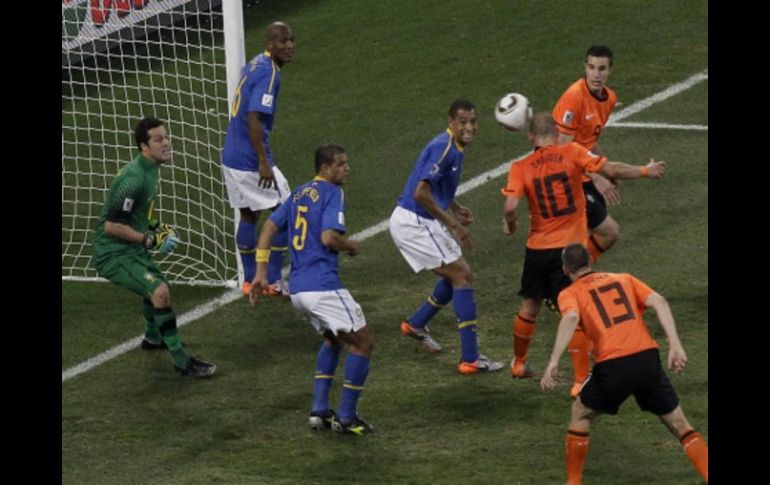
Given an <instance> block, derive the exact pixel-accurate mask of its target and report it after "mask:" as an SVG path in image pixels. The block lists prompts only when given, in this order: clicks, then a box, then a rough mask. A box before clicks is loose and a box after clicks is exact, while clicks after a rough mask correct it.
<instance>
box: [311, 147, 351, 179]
mask: <svg viewBox="0 0 770 485" xmlns="http://www.w3.org/2000/svg"><path fill="white" fill-rule="evenodd" d="M342 153H345V149H344V148H342V147H341V146H339V145H335V144H334V143H325V144H323V145H321V146H320V147H318V148H316V149H315V173H318V172H320V171H321V166H322V165H329V164H331V163H334V157H335V156H336V155H340V154H342Z"/></svg>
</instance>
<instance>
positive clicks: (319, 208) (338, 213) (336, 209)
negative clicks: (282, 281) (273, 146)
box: [270, 177, 345, 294]
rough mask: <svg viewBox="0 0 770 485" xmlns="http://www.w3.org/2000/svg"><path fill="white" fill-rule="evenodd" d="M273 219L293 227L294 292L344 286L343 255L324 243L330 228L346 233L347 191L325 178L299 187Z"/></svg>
mask: <svg viewBox="0 0 770 485" xmlns="http://www.w3.org/2000/svg"><path fill="white" fill-rule="evenodd" d="M270 220H271V221H273V223H275V225H277V226H278V228H279V230H282V229H286V228H288V230H289V251H290V252H291V274H290V275H289V281H291V284H290V285H289V287H290V289H291V293H292V294H295V293H300V292H303V291H330V290H339V289H340V288H342V282H340V278H339V273H338V267H339V254H338V253H337V252H336V251H332V250H330V249H329V248H327V247H326V246H324V245H323V244H322V243H321V234H322V233H323V232H324V231H326V230H327V229H333V230H335V231H337V232H339V233H341V234H342V233H344V232H345V194H344V192H343V191H342V189H341V188H340V187H338V186H336V185H334V184H332V183H330V182H327V181H326V180H324V179H323V178H321V177H316V178H315V179H313V181H312V182H309V183H306V184H304V185H301V186H299V187H298V188H297V189H295V190H294V192H293V193H292V195H291V197H289V198H288V199H287V200H286V202H284V203H283V204H281V206H280V207H279V208H278V210H276V211H275V212H274V213H273V214H272V215H271V216H270Z"/></svg>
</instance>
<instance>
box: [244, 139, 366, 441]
mask: <svg viewBox="0 0 770 485" xmlns="http://www.w3.org/2000/svg"><path fill="white" fill-rule="evenodd" d="M315 168H316V177H315V178H314V179H313V180H312V181H310V182H308V183H306V184H304V185H301V186H299V187H298V188H296V189H295V190H294V192H293V193H292V195H291V197H290V198H289V199H288V200H287V201H286V202H284V203H283V204H282V205H281V206H280V207H279V208H278V210H276V211H275V212H273V214H272V215H271V216H270V218H269V219H268V220H267V221H266V222H265V224H264V225H263V227H262V230H261V232H260V234H259V243H258V245H257V258H256V260H257V274H256V277H255V278H254V280H253V281H252V283H251V284H252V286H251V294H250V301H251V304H252V305H253V304H254V303H256V301H257V297H258V295H259V294H260V293H261V291H262V290H264V289H265V288H267V286H268V281H269V279H268V262H269V260H270V252H271V250H270V245H271V240H272V238H273V237H274V235H275V234H276V233H278V232H279V231H284V230H288V233H289V241H290V243H291V244H290V247H289V251H290V257H291V274H290V279H291V302H292V304H294V306H295V308H297V309H299V310H301V311H303V312H304V313H305V314H307V316H308V317H309V318H310V323H311V324H312V325H313V327H314V328H315V329H316V331H317V332H318V333H320V334H323V336H324V337H325V341H324V343H323V344H322V345H321V349H320V350H319V352H318V357H317V359H316V371H315V380H314V384H313V407H312V410H311V413H310V419H309V421H308V424H309V425H310V427H311V428H314V429H328V428H332V429H334V430H335V431H340V432H345V433H351V434H358V435H360V434H366V433H370V432H372V427H371V425H370V424H369V423H367V422H366V421H364V420H363V419H361V417H360V416H358V413H357V411H356V407H357V406H356V405H357V402H358V396H359V395H360V394H361V391H362V390H363V388H364V382H365V381H366V376H367V374H368V373H369V358H370V357H371V355H372V348H373V347H374V334H373V333H372V331H371V329H370V328H369V327H368V326H367V325H366V318H364V313H363V311H362V310H361V306H360V305H359V304H358V303H356V301H355V300H354V299H353V297H352V296H351V295H350V293H349V292H348V290H346V289H345V288H343V286H342V282H340V278H339V274H338V271H337V270H338V267H339V253H340V252H346V253H348V254H349V255H350V256H355V255H356V254H358V252H359V249H360V246H359V243H358V241H354V240H352V239H348V238H346V237H345V236H344V235H343V234H344V233H345V194H344V192H343V191H342V189H341V188H340V186H342V185H343V184H345V182H347V179H348V173H349V172H350V167H349V166H348V156H347V154H346V153H345V150H344V149H343V148H342V147H340V146H338V145H332V144H328V145H322V146H320V147H318V148H317V149H316V152H315ZM345 344H347V345H348V356H347V358H346V359H345V381H344V383H343V385H342V396H341V398H340V407H339V408H338V413H339V414H338V415H337V414H335V412H334V411H333V410H332V409H331V408H330V407H329V390H330V388H331V385H332V380H333V379H334V371H335V369H336V368H337V363H338V361H339V357H340V353H341V351H342V349H343V346H344V345H345Z"/></svg>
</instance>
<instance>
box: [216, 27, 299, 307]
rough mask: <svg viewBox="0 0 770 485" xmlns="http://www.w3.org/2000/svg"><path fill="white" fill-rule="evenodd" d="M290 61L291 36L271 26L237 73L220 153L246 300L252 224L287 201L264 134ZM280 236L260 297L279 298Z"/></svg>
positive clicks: (282, 235) (252, 267)
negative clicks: (235, 216)
mask: <svg viewBox="0 0 770 485" xmlns="http://www.w3.org/2000/svg"><path fill="white" fill-rule="evenodd" d="M293 58H294V33H293V32H292V30H291V27H289V26H288V25H287V24H285V23H283V22H274V23H273V24H271V25H270V27H268V29H267V44H266V49H265V52H263V53H261V54H259V55H258V56H256V57H254V59H252V60H251V61H249V62H248V64H246V66H244V68H243V69H242V71H241V79H240V81H239V82H238V88H237V89H236V91H235V96H234V97H233V102H232V106H231V108H230V124H229V125H228V127H227V135H226V136H225V144H224V148H223V149H222V173H223V176H224V180H225V185H226V186H227V195H228V198H229V200H230V205H231V206H232V207H233V208H234V209H238V210H239V211H240V219H241V220H240V222H239V223H238V230H237V233H236V236H235V241H236V244H237V245H238V251H239V253H240V257H241V263H242V264H243V271H244V282H243V288H242V290H243V294H244V295H246V296H248V294H249V289H250V287H251V283H250V282H251V280H252V279H254V273H255V271H256V262H255V260H254V250H255V248H256V246H257V223H258V221H259V215H260V211H262V210H265V209H272V210H274V209H275V208H276V207H278V205H279V204H280V203H281V202H283V201H284V200H286V198H287V197H288V196H289V193H290V189H289V182H288V181H287V180H286V177H284V175H283V173H282V172H281V170H280V169H279V168H278V166H277V165H276V164H275V161H274V160H273V154H272V150H271V148H270V132H271V131H272V130H273V122H274V121H275V113H276V109H277V107H278V92H279V91H280V89H281V67H283V66H284V64H286V63H287V62H290V61H291V60H292V59H293ZM287 244H288V243H287V240H286V232H285V231H284V232H281V233H279V234H276V236H275V239H274V240H273V242H272V252H271V254H272V256H271V260H270V271H269V272H268V279H269V281H270V283H271V285H270V287H269V288H267V289H265V292H266V294H269V295H277V294H281V293H282V292H283V289H284V288H283V285H282V284H281V267H282V266H283V256H284V254H285V253H286V249H287Z"/></svg>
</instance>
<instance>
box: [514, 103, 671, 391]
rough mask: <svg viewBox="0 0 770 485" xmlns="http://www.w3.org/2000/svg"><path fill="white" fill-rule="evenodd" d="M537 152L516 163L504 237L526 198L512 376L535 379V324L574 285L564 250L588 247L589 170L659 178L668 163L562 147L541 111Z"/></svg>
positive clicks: (534, 130) (534, 129)
mask: <svg viewBox="0 0 770 485" xmlns="http://www.w3.org/2000/svg"><path fill="white" fill-rule="evenodd" d="M528 136H529V139H530V141H532V143H533V144H534V145H535V151H534V152H533V153H532V154H531V155H529V156H528V157H527V158H524V159H523V160H520V161H518V162H514V163H512V164H511V169H510V171H509V173H508V183H507V185H506V187H505V188H504V189H502V193H503V195H504V196H505V203H504V207H503V210H504V217H503V233H504V234H508V235H510V234H513V233H514V232H516V229H517V228H518V225H519V223H518V216H517V215H516V211H517V209H518V207H519V202H520V200H521V199H522V198H523V197H526V198H527V203H528V205H529V218H530V228H529V235H528V236H527V248H526V254H525V258H524V271H523V274H522V277H521V290H519V295H521V296H522V297H523V300H522V302H521V308H520V309H519V312H518V315H517V316H516V319H515V320H514V323H513V355H514V358H513V360H512V361H511V374H512V375H513V377H519V378H523V377H531V376H532V375H533V372H532V370H531V369H530V367H529V364H528V363H527V351H528V349H529V344H530V341H531V340H532V336H533V335H534V333H535V321H536V319H537V315H538V314H539V313H540V308H541V307H542V304H543V300H544V299H545V298H550V299H552V300H555V299H556V297H557V295H558V294H559V291H561V290H562V289H563V288H565V287H566V286H568V285H569V278H567V277H566V275H564V273H563V272H562V270H561V259H560V257H561V251H562V249H564V247H565V246H567V245H568V244H570V243H573V242H581V243H585V242H586V240H587V239H588V229H587V227H586V211H585V206H586V200H585V196H584V195H583V186H582V182H581V178H582V176H583V174H584V173H585V172H587V171H588V172H600V173H603V174H605V175H607V176H608V177H611V178H616V179H633V178H640V177H650V178H660V177H661V176H662V175H663V172H664V171H665V169H666V162H662V161H655V160H652V159H651V160H650V163H648V164H647V165H646V166H633V165H628V164H626V163H623V162H611V161H608V160H607V158H605V157H604V156H601V155H596V154H594V153H592V152H590V151H589V150H587V149H586V148H584V147H582V146H580V145H578V144H577V143H568V144H565V145H560V144H558V143H557V139H558V136H559V132H558V130H557V129H556V124H555V122H554V119H553V117H551V115H550V114H549V113H536V114H535V115H534V116H533V117H532V121H531V122H530V128H529V135H528Z"/></svg>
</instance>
